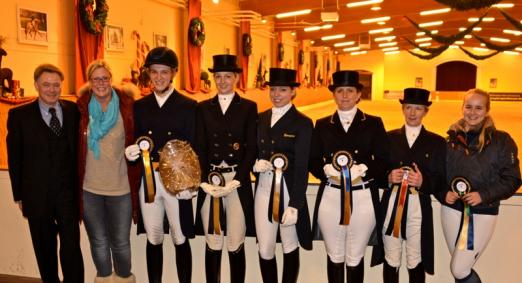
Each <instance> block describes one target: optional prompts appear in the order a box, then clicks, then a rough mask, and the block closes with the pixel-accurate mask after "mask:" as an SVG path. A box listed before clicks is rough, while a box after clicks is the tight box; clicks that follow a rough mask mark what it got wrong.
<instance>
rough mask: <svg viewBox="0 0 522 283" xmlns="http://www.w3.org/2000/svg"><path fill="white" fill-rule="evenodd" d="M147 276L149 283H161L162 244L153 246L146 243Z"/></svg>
mask: <svg viewBox="0 0 522 283" xmlns="http://www.w3.org/2000/svg"><path fill="white" fill-rule="evenodd" d="M146 254H147V274H148V275H149V283H161V276H162V275H163V244H159V245H153V244H152V243H151V242H149V241H147V250H146Z"/></svg>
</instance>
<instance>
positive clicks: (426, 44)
mask: <svg viewBox="0 0 522 283" xmlns="http://www.w3.org/2000/svg"><path fill="white" fill-rule="evenodd" d="M430 45H431V42H424V43H421V44H419V46H420V47H425V46H430Z"/></svg>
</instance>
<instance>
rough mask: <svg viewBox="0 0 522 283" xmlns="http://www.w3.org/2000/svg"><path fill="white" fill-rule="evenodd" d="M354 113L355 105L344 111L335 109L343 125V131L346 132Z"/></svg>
mask: <svg viewBox="0 0 522 283" xmlns="http://www.w3.org/2000/svg"><path fill="white" fill-rule="evenodd" d="M355 113H357V106H354V107H353V108H352V109H350V110H346V111H343V110H340V109H337V114H338V115H339V119H340V120H341V125H343V129H344V131H345V132H348V129H349V128H350V125H351V124H352V122H353V118H354V117H355Z"/></svg>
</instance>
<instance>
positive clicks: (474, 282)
mask: <svg viewBox="0 0 522 283" xmlns="http://www.w3.org/2000/svg"><path fill="white" fill-rule="evenodd" d="M455 283H482V281H481V280H480V277H479V276H478V274H477V273H476V272H475V270H473V269H472V270H471V273H470V274H469V275H468V276H466V278H462V279H455Z"/></svg>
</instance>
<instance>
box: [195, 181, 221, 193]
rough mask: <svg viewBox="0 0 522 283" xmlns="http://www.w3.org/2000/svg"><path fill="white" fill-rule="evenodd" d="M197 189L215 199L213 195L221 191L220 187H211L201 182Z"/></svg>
mask: <svg viewBox="0 0 522 283" xmlns="http://www.w3.org/2000/svg"><path fill="white" fill-rule="evenodd" d="M199 187H200V188H201V189H203V191H204V192H205V193H207V194H209V195H211V196H213V197H216V196H215V194H216V193H217V192H218V191H220V190H221V187H218V186H214V185H211V184H209V183H206V182H203V183H201V184H199Z"/></svg>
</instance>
